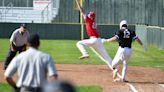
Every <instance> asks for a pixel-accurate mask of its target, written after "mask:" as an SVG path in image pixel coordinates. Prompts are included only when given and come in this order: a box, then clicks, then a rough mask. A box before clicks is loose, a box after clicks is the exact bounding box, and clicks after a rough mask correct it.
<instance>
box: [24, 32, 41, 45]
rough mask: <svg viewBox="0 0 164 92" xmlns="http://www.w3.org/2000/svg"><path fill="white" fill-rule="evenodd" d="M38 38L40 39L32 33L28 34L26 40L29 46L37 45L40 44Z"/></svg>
mask: <svg viewBox="0 0 164 92" xmlns="http://www.w3.org/2000/svg"><path fill="white" fill-rule="evenodd" d="M39 40H40V37H39V35H38V34H33V35H30V37H29V38H28V40H27V41H28V43H29V44H30V45H31V46H38V45H39V44H40V41H39Z"/></svg>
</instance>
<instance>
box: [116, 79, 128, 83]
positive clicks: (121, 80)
mask: <svg viewBox="0 0 164 92" xmlns="http://www.w3.org/2000/svg"><path fill="white" fill-rule="evenodd" d="M114 82H128V81H127V80H125V79H121V78H116V79H114Z"/></svg>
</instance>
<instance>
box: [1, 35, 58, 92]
mask: <svg viewBox="0 0 164 92" xmlns="http://www.w3.org/2000/svg"><path fill="white" fill-rule="evenodd" d="M39 45H40V41H39V35H37V34H35V35H31V36H30V37H29V39H28V43H27V46H28V49H27V50H26V51H24V52H22V53H20V54H19V55H18V56H16V57H14V58H13V60H12V61H11V63H10V64H9V66H8V68H7V69H6V71H5V73H4V76H5V79H6V81H7V82H8V83H9V84H10V85H11V86H12V87H14V88H15V90H16V92H41V88H42V86H43V85H44V84H46V83H47V82H48V79H49V80H50V81H52V80H57V70H56V67H55V66H54V60H53V59H52V58H51V56H50V55H48V54H46V53H43V52H41V51H39V50H38V49H39ZM16 72H17V75H18V78H17V82H15V81H14V80H13V78H12V77H13V75H14V74H15V73H16Z"/></svg>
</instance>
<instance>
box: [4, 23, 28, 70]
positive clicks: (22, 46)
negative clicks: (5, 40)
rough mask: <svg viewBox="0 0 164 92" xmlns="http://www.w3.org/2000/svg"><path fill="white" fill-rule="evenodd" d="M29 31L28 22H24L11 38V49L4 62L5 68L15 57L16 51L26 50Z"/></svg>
mask: <svg viewBox="0 0 164 92" xmlns="http://www.w3.org/2000/svg"><path fill="white" fill-rule="evenodd" d="M28 37H29V32H28V31H27V28H26V24H24V23H22V24H21V25H20V28H18V29H16V30H15V31H14V32H13V33H12V35H11V38H10V49H9V52H8V55H7V57H6V60H5V63H4V70H6V68H7V67H8V65H9V63H10V62H11V60H12V59H13V58H14V57H15V55H16V53H17V52H19V53H21V52H22V51H25V50H26V43H27V38H28Z"/></svg>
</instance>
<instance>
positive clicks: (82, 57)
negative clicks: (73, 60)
mask: <svg viewBox="0 0 164 92" xmlns="http://www.w3.org/2000/svg"><path fill="white" fill-rule="evenodd" d="M86 58H89V56H81V57H79V59H86Z"/></svg>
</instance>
